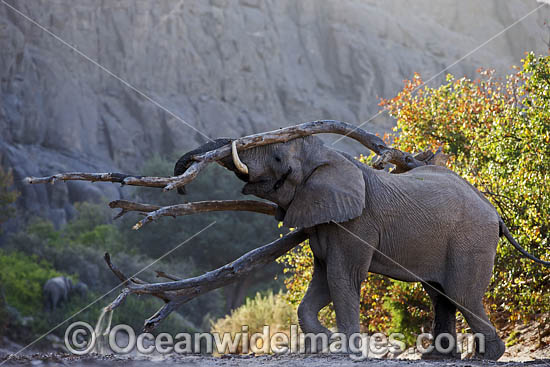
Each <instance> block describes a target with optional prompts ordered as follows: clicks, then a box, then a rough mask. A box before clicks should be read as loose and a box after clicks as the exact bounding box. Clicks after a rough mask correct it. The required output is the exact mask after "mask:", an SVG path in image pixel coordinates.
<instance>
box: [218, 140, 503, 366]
mask: <svg viewBox="0 0 550 367" xmlns="http://www.w3.org/2000/svg"><path fill="white" fill-rule="evenodd" d="M239 156H240V158H241V160H242V162H243V163H244V164H246V165H247V166H248V169H249V174H248V177H244V180H245V181H247V184H246V185H245V186H244V188H243V193H244V194H252V195H255V196H257V197H260V198H263V199H267V200H269V201H272V202H274V203H276V204H278V205H279V207H280V210H279V217H280V219H282V220H283V222H284V224H285V225H286V226H287V227H303V228H307V230H308V232H309V233H310V245H311V248H312V250H313V254H314V274H313V278H312V280H311V283H310V284H309V288H308V290H307V292H306V295H305V296H304V298H303V300H302V302H301V304H300V306H299V308H298V316H299V320H300V326H301V328H302V330H303V331H304V332H312V333H319V332H324V333H328V334H330V331H329V330H327V328H325V327H324V326H323V325H322V324H321V323H320V322H319V319H318V312H319V311H320V310H321V309H322V308H323V307H325V306H326V305H327V304H329V303H330V302H331V301H332V302H333V304H334V309H335V311H336V322H337V326H338V331H339V332H342V333H345V334H347V335H350V334H352V333H355V332H359V301H360V299H359V298H360V286H361V282H362V281H363V280H365V278H366V277H367V273H368V272H372V273H377V274H382V275H386V276H389V277H391V278H394V279H399V280H402V281H408V282H416V281H422V284H423V286H424V288H425V290H426V292H427V293H428V294H429V296H430V298H431V300H432V303H433V307H434V310H435V320H434V325H433V329H434V330H433V333H434V336H437V335H439V334H440V333H444V332H446V333H450V334H451V335H456V330H455V314H456V309H457V308H458V310H460V311H461V312H462V314H463V315H464V317H465V318H466V320H467V322H468V324H469V326H470V327H471V329H472V330H473V332H474V333H482V334H484V336H485V341H486V344H485V353H483V354H480V355H479V356H480V357H483V358H487V359H494V360H496V359H498V358H499V357H500V356H501V355H502V354H503V353H504V349H505V347H504V343H503V342H502V340H501V339H500V338H499V337H498V335H497V334H496V331H495V328H494V327H493V326H492V325H491V323H490V321H489V319H488V317H487V315H486V313H485V310H484V308H483V304H482V297H483V294H484V292H485V290H486V288H487V286H488V284H489V281H490V278H491V273H492V269H493V261H494V258H495V254H496V248H497V243H498V240H499V220H500V218H499V215H498V213H497V211H496V210H495V208H494V207H493V206H492V205H491V204H490V203H489V202H488V201H487V200H486V199H485V198H484V197H483V196H482V195H481V194H480V193H479V191H477V190H476V189H475V188H474V187H472V186H471V185H470V184H469V183H467V182H466V181H465V180H463V179H462V178H461V177H459V176H458V175H456V174H455V173H453V172H452V171H450V170H448V169H446V168H443V167H439V166H425V167H419V168H415V169H414V170H411V171H409V172H406V173H402V174H395V175H392V174H389V173H387V172H385V171H377V170H373V169H372V168H370V167H368V166H366V165H363V164H361V163H360V162H357V161H356V160H355V159H353V158H352V157H349V156H347V155H345V154H344V153H339V152H337V151H334V150H331V149H329V148H328V147H326V146H324V145H323V144H322V142H321V140H320V139H318V138H316V137H306V138H300V139H295V140H291V141H289V142H287V143H278V144H272V145H266V146H261V147H256V148H251V149H248V150H244V151H242V152H239ZM222 163H223V165H225V166H226V167H227V168H229V169H232V170H233V171H234V170H235V167H234V165H233V163H232V162H231V159H230V158H228V159H226V160H224V161H223V162H222ZM238 176H239V177H240V178H241V179H242V178H243V175H242V174H238ZM390 259H391V260H390ZM449 299H450V300H452V301H450V300H449ZM451 353H452V352H451ZM432 356H433V357H438V356H439V355H437V354H435V355H432ZM450 356H456V355H454V354H452V355H450Z"/></svg>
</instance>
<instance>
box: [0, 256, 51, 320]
mask: <svg viewBox="0 0 550 367" xmlns="http://www.w3.org/2000/svg"><path fill="white" fill-rule="evenodd" d="M59 275H61V273H59V272H57V271H55V270H54V269H53V268H52V266H51V264H50V263H48V262H47V261H45V260H40V259H38V258H37V257H36V256H28V255H25V254H23V253H20V252H16V251H14V252H10V253H6V252H5V251H1V250H0V284H2V287H3V289H4V294H5V297H6V302H7V304H9V305H10V306H13V307H15V308H16V309H17V310H18V311H19V312H20V313H21V314H23V315H24V316H27V315H32V314H33V313H35V312H36V310H41V309H42V305H43V302H42V287H43V286H44V283H46V281H47V280H48V279H50V278H53V277H56V276H59Z"/></svg>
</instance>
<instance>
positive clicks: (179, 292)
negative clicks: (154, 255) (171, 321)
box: [105, 229, 308, 331]
mask: <svg viewBox="0 0 550 367" xmlns="http://www.w3.org/2000/svg"><path fill="white" fill-rule="evenodd" d="M307 238H308V235H307V234H306V232H305V231H304V230H303V229H298V230H295V231H292V232H290V233H289V234H287V235H285V236H283V237H281V238H279V239H277V240H275V241H273V242H271V243H269V244H267V245H264V246H262V247H259V248H257V249H254V250H252V251H250V252H248V253H246V254H245V255H243V256H241V257H240V258H238V259H237V260H235V261H233V262H231V263H229V264H227V265H224V266H222V267H221V268H218V269H216V270H213V271H210V272H208V273H206V274H203V275H200V276H197V277H194V278H189V279H182V280H173V281H171V282H163V283H146V282H144V281H142V280H140V279H137V278H128V277H126V276H125V275H124V274H123V273H122V272H121V271H120V270H119V269H118V268H117V267H116V266H115V265H114V264H113V263H112V262H111V258H110V256H109V254H108V253H107V254H105V262H106V263H107V265H108V266H109V269H111V271H112V272H113V273H114V274H115V276H116V277H117V278H118V279H119V280H120V281H121V283H122V285H123V286H124V288H123V290H122V292H121V293H120V295H119V296H118V297H117V298H116V299H115V300H114V301H113V302H112V303H111V304H110V305H109V306H107V310H113V309H115V308H117V307H118V306H119V305H120V304H122V302H123V301H124V299H125V298H126V297H127V296H128V295H129V294H132V293H134V294H150V295H152V296H155V297H157V298H160V299H162V300H164V301H165V302H166V304H165V305H164V306H163V307H162V308H161V309H160V310H159V311H157V313H155V314H154V315H153V316H152V317H151V318H149V319H148V320H146V322H145V326H144V329H145V330H146V331H151V330H153V329H154V328H155V327H156V326H157V325H158V323H160V322H161V321H162V320H164V319H165V318H166V317H167V316H168V315H169V314H170V313H171V312H172V311H174V310H175V309H176V308H177V307H179V306H180V305H182V304H183V303H185V302H188V301H189V300H191V299H193V298H195V297H197V296H199V295H201V294H203V293H206V292H209V291H211V290H213V289H216V288H220V287H222V286H224V285H226V284H230V283H233V282H235V281H236V280H238V279H239V278H241V277H244V276H247V275H249V274H251V273H252V272H254V271H255V270H256V269H258V268H259V267H261V266H264V265H265V264H269V263H271V262H272V261H275V260H276V259H277V258H278V257H279V256H281V255H283V254H285V253H286V252H288V251H289V250H291V249H292V248H293V247H295V246H297V245H298V244H300V243H302V242H304V241H305V240H306V239H307ZM157 273H158V274H159V276H167V277H168V278H169V279H177V278H176V277H174V276H170V275H167V274H164V273H163V272H157Z"/></svg>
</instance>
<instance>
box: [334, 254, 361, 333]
mask: <svg viewBox="0 0 550 367" xmlns="http://www.w3.org/2000/svg"><path fill="white" fill-rule="evenodd" d="M331 260H332V259H331ZM353 268H354V267H351V268H350V267H348V266H343V265H342V264H340V263H339V262H332V263H331V264H330V265H329V267H328V269H327V270H328V275H327V279H328V285H329V289H330V296H331V298H332V302H333V304H334V311H335V313H336V324H337V326H338V332H339V333H343V334H345V335H346V336H347V337H348V338H349V337H350V336H351V335H352V334H354V333H359V331H360V328H359V303H360V294H361V282H362V280H363V279H364V278H365V277H366V274H363V273H362V272H359V271H357V272H356V271H353Z"/></svg>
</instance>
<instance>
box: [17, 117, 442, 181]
mask: <svg viewBox="0 0 550 367" xmlns="http://www.w3.org/2000/svg"><path fill="white" fill-rule="evenodd" d="M321 133H332V134H340V135H345V136H347V137H349V138H351V139H355V140H357V141H358V142H360V143H361V144H363V145H364V146H365V147H367V148H368V149H370V150H372V151H373V152H375V153H376V154H377V155H379V156H380V157H381V158H380V159H379V160H377V162H376V164H375V165H374V167H375V168H377V169H382V168H384V166H385V164H387V163H391V164H394V165H395V166H396V172H405V171H409V170H411V169H413V168H416V167H420V166H424V165H426V164H433V163H430V162H428V161H427V160H421V159H417V158H416V157H415V156H413V155H412V154H410V153H406V152H403V151H400V150H398V149H395V148H390V147H388V146H387V145H386V144H385V143H384V141H383V140H382V139H380V138H379V137H378V136H376V135H374V134H371V133H368V132H366V131H365V130H363V129H360V128H357V127H356V126H354V125H351V124H348V123H345V122H341V121H334V120H319V121H312V122H305V123H303V124H299V125H295V126H290V127H285V128H281V129H278V130H273V131H268V132H265V133H260V134H254V135H249V136H245V137H242V138H240V139H237V141H236V148H237V149H238V150H243V149H248V148H252V147H256V146H261V145H267V144H273V143H281V142H287V141H289V140H292V139H296V138H300V137H304V136H308V135H313V134H321ZM230 154H231V144H226V145H224V146H222V147H220V148H217V149H214V150H211V151H209V152H206V153H203V154H198V155H196V156H194V157H193V159H194V160H195V162H194V163H192V164H191V165H190V166H189V168H187V170H186V171H185V172H184V173H182V174H181V175H179V176H173V177H144V176H133V175H127V174H123V173H82V172H73V173H62V174H57V175H53V176H47V177H27V178H26V181H27V182H28V183H30V184H37V183H48V182H49V183H53V182H55V181H57V180H61V181H67V180H79V181H91V182H95V181H103V182H118V183H121V184H123V185H132V186H147V187H162V188H163V190H164V191H169V190H173V189H176V188H179V187H183V186H185V185H186V184H188V183H189V182H191V181H192V180H193V179H195V177H197V175H198V174H199V173H200V172H201V171H202V170H203V169H204V168H205V167H206V166H207V165H208V163H211V162H215V161H219V160H220V159H223V158H225V157H228V156H229V155H230Z"/></svg>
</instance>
